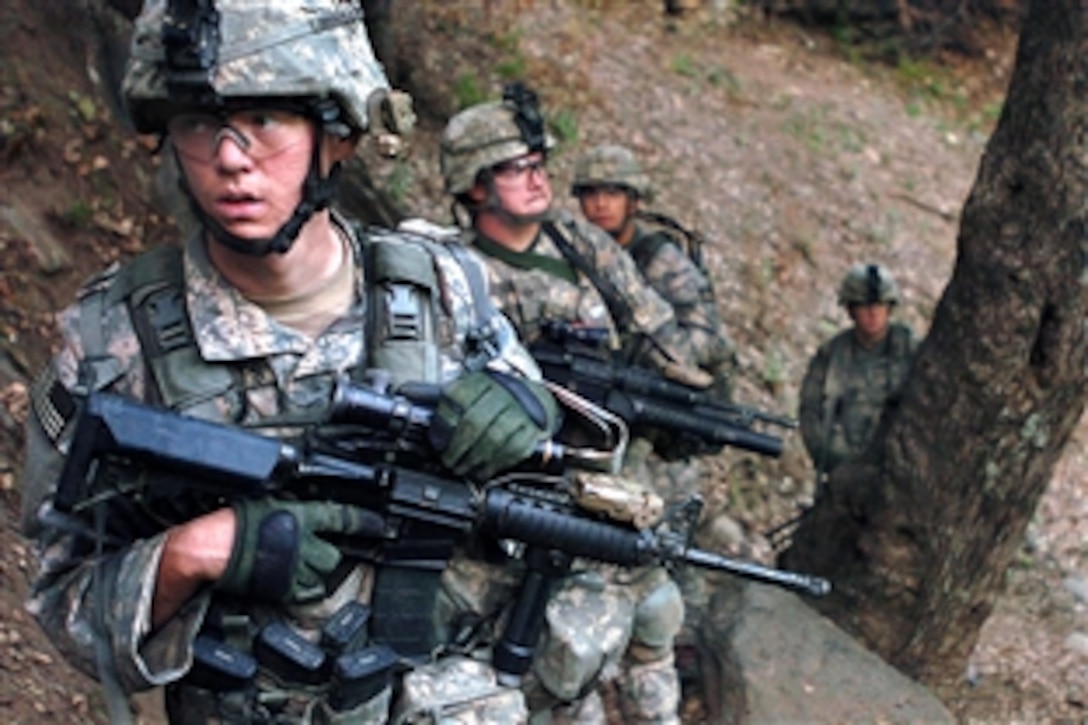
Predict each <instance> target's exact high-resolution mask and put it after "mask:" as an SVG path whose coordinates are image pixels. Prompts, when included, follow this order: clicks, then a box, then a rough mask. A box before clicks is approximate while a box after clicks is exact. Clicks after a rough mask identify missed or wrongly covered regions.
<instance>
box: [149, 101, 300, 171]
mask: <svg viewBox="0 0 1088 725" xmlns="http://www.w3.org/2000/svg"><path fill="white" fill-rule="evenodd" d="M309 127H310V121H309V119H308V118H307V117H306V116H304V115H302V114H300V113H297V112H295V111H289V110H285V109H276V108H251V109H246V110H240V111H236V112H232V113H229V114H228V113H221V114H215V113H185V114H181V115H178V116H174V117H173V118H171V119H170V121H169V122H168V123H167V125H166V130H167V132H168V133H169V134H170V139H171V141H172V142H173V144H174V148H176V149H177V150H178V152H179V153H181V154H184V155H185V156H188V157H189V158H191V159H194V160H196V161H211V160H212V159H213V158H215V155H216V153H218V151H219V144H220V143H221V142H222V141H223V139H224V138H230V140H231V141H233V142H234V143H236V144H238V146H239V148H241V149H242V150H243V151H245V152H246V154H248V155H249V157H250V158H252V159H253V160H255V161H261V160H263V159H267V158H269V157H271V156H275V155H276V154H278V153H281V152H283V151H285V150H286V149H287V148H288V147H290V146H293V145H295V144H297V143H299V142H300V141H302V140H303V139H305V138H307V136H306V135H305V134H304V133H302V131H304V130H308V129H309Z"/></svg>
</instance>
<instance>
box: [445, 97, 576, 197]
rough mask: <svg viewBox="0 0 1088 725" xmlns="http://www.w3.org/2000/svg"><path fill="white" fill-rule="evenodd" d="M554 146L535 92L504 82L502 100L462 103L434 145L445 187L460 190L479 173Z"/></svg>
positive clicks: (454, 190)
mask: <svg viewBox="0 0 1088 725" xmlns="http://www.w3.org/2000/svg"><path fill="white" fill-rule="evenodd" d="M554 146H555V138H554V137H553V136H552V135H551V134H550V133H548V132H547V131H546V130H545V128H544V119H543V117H542V116H541V115H540V109H539V107H538V106H537V101H536V95H535V94H534V93H533V92H532V91H531V90H529V89H528V88H526V87H525V86H523V85H521V84H520V83H515V84H511V85H508V86H507V87H506V88H505V89H504V91H503V98H502V100H501V101H491V102H489V103H482V104H480V105H477V106H472V107H471V108H467V109H465V110H463V111H461V112H460V113H458V114H457V115H455V116H454V117H453V118H451V119H450V121H449V123H448V124H446V129H445V130H444V131H443V133H442V140H441V143H440V148H439V164H440V166H441V169H442V179H443V181H444V182H445V184H446V191H447V192H448V193H449V194H451V195H453V196H458V195H460V194H464V193H465V192H467V191H468V190H469V189H471V188H472V187H473V186H475V184H476V180H477V179H478V178H479V176H480V173H481V172H484V171H487V170H488V169H490V168H492V167H493V166H495V165H497V164H501V163H503V162H504V161H511V160H513V159H517V158H520V157H522V156H525V155H527V154H530V153H534V152H539V153H547V152H548V151H550V150H551V149H552V148H553V147H554Z"/></svg>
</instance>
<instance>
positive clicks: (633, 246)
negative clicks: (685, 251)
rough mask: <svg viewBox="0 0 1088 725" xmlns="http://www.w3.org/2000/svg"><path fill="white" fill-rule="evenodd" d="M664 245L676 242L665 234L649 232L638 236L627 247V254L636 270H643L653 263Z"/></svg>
mask: <svg viewBox="0 0 1088 725" xmlns="http://www.w3.org/2000/svg"><path fill="white" fill-rule="evenodd" d="M666 244H676V245H677V246H680V245H679V244H677V243H676V240H674V239H673V238H672V237H670V236H669V235H668V234H666V233H665V232H651V233H649V234H640V235H638V236H637V237H635V239H634V240H633V241H632V242H631V243H630V244H629V245H628V246H627V253H628V254H630V255H631V258H632V259H634V260H635V264H637V265H638V268H639V269H641V270H645V269H646V268H647V267H649V266H650V263H651V262H653V260H654V257H656V256H657V253H658V252H659V251H661V248H662V247H664V246H665V245H666Z"/></svg>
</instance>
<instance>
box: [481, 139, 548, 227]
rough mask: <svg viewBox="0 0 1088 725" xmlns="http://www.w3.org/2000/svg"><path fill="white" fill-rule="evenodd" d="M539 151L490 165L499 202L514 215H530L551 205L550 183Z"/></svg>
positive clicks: (536, 213) (543, 210)
mask: <svg viewBox="0 0 1088 725" xmlns="http://www.w3.org/2000/svg"><path fill="white" fill-rule="evenodd" d="M544 163H545V159H544V156H543V155H542V154H538V153H535V154H528V155H526V156H522V157H520V158H517V159H513V160H512V161H507V162H505V163H502V164H499V165H498V166H495V167H494V168H493V169H492V178H493V179H494V183H495V194H496V196H498V199H499V204H500V205H501V206H502V208H503V209H505V210H506V211H507V212H509V213H510V214H512V215H514V216H516V217H533V216H536V215H539V214H543V213H544V212H546V211H548V209H549V208H550V207H551V205H552V185H551V182H550V181H549V180H548V169H547V167H546V166H545V165H544Z"/></svg>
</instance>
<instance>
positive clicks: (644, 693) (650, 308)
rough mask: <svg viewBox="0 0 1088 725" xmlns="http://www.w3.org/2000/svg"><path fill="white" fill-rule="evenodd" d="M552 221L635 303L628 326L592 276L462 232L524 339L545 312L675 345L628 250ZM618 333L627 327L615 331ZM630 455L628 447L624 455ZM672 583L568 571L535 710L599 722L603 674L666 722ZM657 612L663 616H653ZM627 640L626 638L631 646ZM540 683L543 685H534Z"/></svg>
mask: <svg viewBox="0 0 1088 725" xmlns="http://www.w3.org/2000/svg"><path fill="white" fill-rule="evenodd" d="M554 224H555V226H556V227H557V228H558V229H560V230H561V232H560V233H563V234H564V235H565V236H566V238H567V239H568V240H569V241H570V242H571V243H572V244H573V245H574V247H575V248H576V249H577V250H578V252H579V253H581V254H583V255H585V256H586V257H587V258H588V259H590V260H592V261H593V264H594V266H595V267H596V268H597V269H602V270H608V271H609V273H610V276H611V277H612V279H613V282H614V283H615V284H616V286H617V288H618V289H621V290H623V291H624V292H625V294H626V295H627V298H628V300H629V301H630V302H631V303H633V304H636V305H637V306H635V307H634V308H633V309H634V310H635V311H636V312H635V315H634V317H633V326H634V329H633V330H619V329H617V327H616V324H615V321H614V320H613V318H612V316H611V314H610V313H609V307H608V304H607V303H606V302H605V300H604V298H603V296H602V294H601V292H600V290H599V289H597V287H596V286H595V285H594V284H593V282H592V281H591V280H590V279H589V278H588V277H586V276H585V275H584V274H582V273H580V272H578V271H576V270H574V269H573V268H571V270H570V275H571V277H572V278H573V279H571V278H562V279H560V278H557V277H555V276H554V275H553V274H552V273H551V272H547V271H544V270H541V269H537V268H531V267H526V266H523V265H522V264H521V262H520V260H519V259H518V255H513V254H508V253H503V252H499V254H501V255H502V256H501V258H497V257H492V256H486V255H487V254H488V252H498V250H497V249H496V248H495V247H496V246H497V245H495V244H494V243H493V242H491V243H489V242H488V241H487V240H482V239H480V238H479V237H477V236H475V235H473V234H472V233H471V232H466V235H465V236H464V241H465V243H466V244H468V245H469V246H474V247H475V248H476V249H477V250H478V251H481V252H483V253H484V255H485V256H486V259H487V262H488V265H487V266H488V272H489V281H490V285H491V298H492V301H493V302H494V303H495V305H496V306H497V307H498V308H499V309H500V310H501V311H502V312H503V313H504V314H505V315H506V316H507V317H509V318H511V322H512V323H513V324H514V327H515V328H517V330H518V333H519V335H520V336H521V337H522V339H523V340H525V341H526V342H532V341H533V340H534V339H536V338H538V337H539V336H540V329H541V323H542V322H543V321H545V320H548V319H552V320H567V321H571V322H576V323H579V324H582V325H585V326H587V327H597V328H605V329H608V330H609V331H610V333H611V335H612V341H613V344H614V346H616V347H619V346H620V345H621V344H622V342H623V341H630V340H637V339H638V337H639V336H640V334H651V335H652V336H653V337H654V338H655V339H658V340H663V341H667V343H666V344H668V345H670V346H671V347H672V348H673V349H676V348H682V346H683V345H684V344H685V343H686V340H685V337H684V335H683V334H682V332H681V330H680V328H679V327H678V326H677V325H676V323H675V320H674V319H673V317H672V314H671V312H670V311H669V308H668V305H667V304H665V303H664V301H663V300H661V299H660V298H659V297H657V296H656V295H653V294H652V293H651V294H649V295H647V294H646V292H647V289H646V287H645V284H644V283H643V282H642V280H641V278H640V277H639V275H638V272H637V269H636V268H635V267H634V264H633V263H632V261H631V259H630V258H629V257H628V256H627V255H626V253H625V252H624V251H623V250H622V249H621V248H620V247H618V246H617V245H616V244H614V243H613V242H612V241H611V239H609V238H608V236H607V235H606V234H605V233H604V232H602V231H601V230H600V229H597V228H596V227H594V226H592V225H589V224H586V223H584V222H581V221H578V220H576V219H574V218H573V217H571V216H570V215H568V214H565V213H559V214H557V216H556V219H555V220H554ZM530 253H531V254H534V255H540V256H545V257H548V258H550V259H554V260H556V261H564V259H565V258H564V257H563V255H562V253H561V252H560V250H559V249H558V248H557V247H556V245H555V242H554V240H553V239H552V238H550V236H549V235H548V234H546V233H543V232H542V233H541V234H540V236H539V237H538V238H537V241H536V243H535V244H534V245H533V247H532V249H531V252H530ZM624 333H626V334H624ZM628 458H629V459H630V458H631V456H628ZM624 475H625V476H627V477H629V478H632V479H633V480H637V481H642V482H646V481H647V480H648V479H647V478H645V475H646V474H645V470H644V469H641V468H640V467H639V465H638V463H636V462H633V461H632V460H627V461H626V462H625V465H624ZM674 591H675V585H673V584H672V583H671V582H669V581H668V579H667V577H666V576H664V574H663V570H662V569H660V568H651V569H648V570H635V571H625V570H622V569H617V568H613V567H603V568H596V569H585V570H583V571H581V572H579V573H577V574H576V575H574V576H572V577H571V578H570V580H569V581H568V583H567V585H566V586H565V587H564V588H563V589H561V590H560V592H559V593H558V594H557V595H556V596H555V597H554V598H553V600H552V601H551V603H549V606H548V625H549V626H548V628H547V632H546V638H545V641H544V642H543V643H542V645H541V651H540V653H539V654H538V655H537V659H536V662H535V664H534V667H533V673H534V676H535V682H531V683H530V686H529V688H528V690H529V693H530V705H531V706H533V705H536V707H534V711H536V710H537V709H538V708H540V707H543V703H547V702H549V696H551V697H552V698H556V699H558V700H560V701H576V702H575V704H574V705H573V706H572V707H571V709H570V711H569V712H567V713H565V716H567V717H572V718H574V719H575V720H576V721H577V722H599V721H602V718H603V713H604V711H603V708H602V705H601V704H600V701H599V697H600V696H599V693H597V692H592V691H588V688H587V686H588V685H590V684H591V683H592V682H594V681H595V679H596V678H597V677H598V676H600V675H602V674H603V675H604V676H606V677H610V678H618V679H619V681H620V683H621V686H620V692H621V696H623V708H624V712H625V714H626V716H627V717H630V718H638V721H642V722H669V720H668V719H667V718H665V717H664V716H663V715H662V713H676V712H677V711H678V707H679V697H680V692H679V687H678V683H677V682H676V681H675V675H674V674H673V675H670V674H669V673H670V672H673V673H674V670H673V659H672V651H671V650H672V640H673V637H674V636H675V633H676V629H675V628H673V627H672V626H671V625H669V624H668V622H669V621H673V622H675V624H676V627H678V626H679V623H680V621H681V620H682V619H683V605H682V603H681V602H680V601H679V597H678V596H675V597H674V598H671V597H673V594H672V592H674ZM662 619H663V620H665V622H666V623H665V624H664V625H662V624H661V623H660V620H662ZM632 643H634V646H633V647H632ZM640 647H641V648H643V649H645V650H647V651H648V652H649V653H651V654H646V655H644V657H645V658H646V659H647V660H649V661H647V662H633V661H631V659H630V655H629V654H628V659H626V660H625V659H623V656H624V654H625V653H629V652H630V651H631V650H632V649H634V650H638V649H639V648H640ZM534 685H540V686H542V687H543V688H544V689H545V690H546V691H547V694H545V693H542V692H540V691H539V690H536V691H534ZM635 693H637V694H635Z"/></svg>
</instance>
